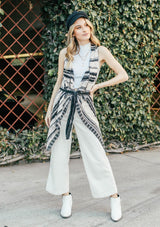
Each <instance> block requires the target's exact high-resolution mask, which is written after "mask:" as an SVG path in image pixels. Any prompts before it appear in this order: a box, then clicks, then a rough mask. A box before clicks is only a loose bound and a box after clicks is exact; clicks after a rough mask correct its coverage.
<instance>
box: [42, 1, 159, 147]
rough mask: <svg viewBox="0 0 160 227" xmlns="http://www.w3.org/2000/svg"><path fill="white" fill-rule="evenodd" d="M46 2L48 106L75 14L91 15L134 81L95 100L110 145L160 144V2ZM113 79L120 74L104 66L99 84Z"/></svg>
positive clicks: (99, 93)
mask: <svg viewBox="0 0 160 227" xmlns="http://www.w3.org/2000/svg"><path fill="white" fill-rule="evenodd" d="M43 2H44V6H43V9H42V10H43V21H44V23H45V24H46V28H45V30H44V33H43V36H42V38H43V41H44V46H43V53H44V58H45V59H44V62H43V64H44V67H45V70H46V73H45V95H44V98H45V100H47V101H48V102H49V100H50V96H51V93H52V90H53V87H54V84H55V82H56V79H57V70H58V55H59V52H60V50H61V49H62V48H64V47H65V46H66V36H65V35H66V33H67V30H66V26H65V21H66V18H67V16H68V14H70V13H72V12H73V11H74V10H85V11H86V12H87V14H88V15H89V19H90V20H91V21H92V23H93V25H94V27H95V31H96V36H97V37H98V38H99V40H100V41H101V45H104V46H106V47H107V48H108V49H109V50H110V51H111V53H112V54H113V55H114V57H115V58H116V59H117V60H118V61H119V63H120V64H122V66H123V67H124V69H125V70H126V71H127V73H128V75H129V80H128V81H126V82H124V83H120V84H117V85H115V86H110V87H106V88H103V89H100V90H98V91H97V92H96V93H95V95H94V103H95V107H96V110H97V117H98V120H99V122H100V128H101V130H102V135H103V138H104V141H105V143H106V145H107V144H108V143H110V141H111V140H117V141H121V142H123V143H124V144H125V145H126V144H130V143H134V142H135V141H136V142H137V143H139V144H142V143H150V142H154V141H156V140H160V128H159V126H158V125H157V124H156V121H155V119H154V118H153V117H152V118H151V112H150V105H151V96H152V95H153V93H154V92H155V88H154V76H155V74H156V72H157V68H156V66H155V63H156V61H157V57H158V51H159V43H158V37H159V36H160V31H159V26H158V21H159V11H160V5H159V3H158V0H143V1H142V0H140V1H125V0H111V1H105V0H104V1H101V0H99V1H95V0H83V1H82V0H72V1H62V0H58V1H56V3H55V2H54V1H46V0H44V1H43ZM113 76H115V74H114V72H113V71H112V70H111V69H110V68H109V67H108V66H107V65H106V64H104V65H103V66H102V67H101V70H100V74H99V78H98V81H97V83H100V82H102V81H106V80H109V79H111V78H112V77H113ZM75 144H76V143H74V146H76V145H75Z"/></svg>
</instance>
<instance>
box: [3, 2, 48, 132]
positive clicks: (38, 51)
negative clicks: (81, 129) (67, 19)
mask: <svg viewBox="0 0 160 227" xmlns="http://www.w3.org/2000/svg"><path fill="white" fill-rule="evenodd" d="M6 3H7V4H10V5H11V6H12V10H11V12H10V13H9V14H7V13H6V12H5V11H4V13H5V17H4V19H3V20H2V22H1V23H2V25H3V27H2V28H3V29H4V30H5V35H4V36H3V37H2V39H1V42H2V44H3V45H4V46H5V47H6V51H5V52H4V53H1V57H0V58H1V59H4V60H5V61H6V62H7V65H6V67H5V68H3V70H2V72H1V73H2V74H3V75H4V76H5V77H6V78H7V79H8V80H7V82H6V83H5V84H3V85H2V86H1V89H2V90H3V91H4V92H6V93H7V94H8V97H7V98H6V100H4V101H3V102H2V101H1V100H0V102H1V104H0V108H1V107H2V106H3V107H6V108H7V109H8V113H7V114H6V116H5V117H3V118H2V119H1V121H0V125H1V124H2V123H3V122H5V123H6V124H7V125H8V130H11V129H13V130H15V124H16V122H17V121H21V123H23V125H24V126H23V127H22V128H21V129H20V132H21V131H22V130H24V129H25V128H28V129H30V126H29V123H30V122H31V121H32V119H34V120H35V121H36V122H37V126H38V125H40V124H41V123H42V122H43V119H41V120H38V119H37V118H36V115H37V113H39V112H40V111H41V110H42V109H43V107H44V105H45V102H44V103H42V105H40V106H38V105H37V104H36V103H35V100H36V98H37V97H39V96H41V97H42V93H43V89H41V90H40V91H38V90H37V89H36V87H35V85H36V84H37V82H40V83H41V84H42V85H43V76H44V68H43V67H42V65H41V63H42V61H43V54H42V51H41V48H42V46H43V43H41V45H40V46H37V45H36V43H35V42H34V39H35V38H36V37H37V36H41V32H42V30H43V29H44V28H45V25H44V23H43V22H42V20H41V14H40V15H36V14H35V12H34V10H33V9H34V7H36V6H37V4H40V1H39V0H37V1H36V2H35V4H34V5H33V4H32V3H31V1H23V0H21V1H20V2H19V3H18V4H17V5H14V4H13V1H11V0H5V1H4V2H3V3H2V4H1V8H2V9H3V6H4V5H5V4H6ZM22 4H25V5H26V4H29V9H28V11H27V12H26V13H25V14H24V15H23V14H22V13H21V12H20V10H19V9H18V8H19V6H21V5H22ZM14 12H16V13H18V14H19V15H20V17H21V18H20V20H18V21H17V22H15V21H14V20H13V19H12V14H13V13H14ZM29 13H32V15H33V16H34V18H35V19H34V20H33V21H32V23H30V22H29V21H28V19H27V17H26V16H27V15H28V14H29ZM7 19H9V20H10V21H11V22H12V23H13V24H14V25H13V26H12V27H11V28H10V29H8V28H7V26H4V22H5V21H6V20H7ZM22 20H25V22H26V23H28V27H27V28H26V29H24V30H23V29H22V28H21V27H20V26H19V23H20V22H22ZM37 21H38V22H39V23H41V25H42V26H41V28H40V30H37V29H36V27H34V23H35V22H37ZM14 28H18V29H19V30H20V31H21V34H20V36H19V37H18V38H16V37H14V36H13V35H12V33H11V32H12V31H13V29H14ZM30 28H32V29H33V30H34V31H35V33H36V34H35V35H34V36H33V37H29V36H28V35H27V34H26V32H27V31H28V29H30ZM8 35H9V36H11V37H12V39H14V41H13V42H12V43H11V45H10V46H7V44H6V43H5V41H4V39H5V37H7V36H8ZM22 36H25V38H27V39H28V40H29V42H28V43H27V44H26V45H25V46H23V45H22V44H21V42H20V41H19V40H20V38H21V37H22ZM14 44H18V45H19V46H20V47H21V50H20V51H19V53H18V54H16V53H14V51H13V50H12V47H13V45H14ZM30 44H32V45H34V47H35V50H34V51H33V53H30V52H29V51H28V50H27V47H28V46H29V45H30ZM8 50H9V51H10V52H11V53H12V54H10V55H6V53H7V52H8ZM22 52H23V53H22ZM24 52H25V53H24ZM36 56H42V57H41V60H40V61H38V60H37V59H36ZM22 57H23V58H24V57H28V59H27V61H26V62H25V63H24V62H23V61H22V60H21V58H22ZM9 59H12V60H11V61H9ZM15 59H18V60H19V61H20V62H21V63H22V65H21V66H20V67H19V68H18V70H17V69H16V68H15V67H14V65H13V64H12V63H13V61H14V60H15ZM30 59H34V61H35V63H36V65H35V66H34V67H33V68H32V69H30V68H29V67H28V66H27V64H26V63H27V62H28V61H29V60H30ZM9 67H11V68H12V69H13V70H14V71H15V72H14V73H13V75H12V76H11V77H9V76H8V75H7V74H6V72H5V71H6V69H7V68H9ZM23 67H25V68H26V69H28V70H29V73H28V75H27V76H25V77H24V76H23V74H22V73H21V72H20V71H21V69H22V68H23ZM38 67H40V68H41V69H42V70H43V73H42V74H41V75H40V76H39V77H38V76H37V75H36V73H35V72H34V70H35V69H36V68H38ZM17 74H18V75H19V76H20V77H21V78H22V81H21V82H20V83H19V84H18V85H17V84H15V82H14V81H13V79H14V77H15V76H16V75H17ZM31 74H32V75H34V77H35V78H36V81H35V82H34V83H33V84H31V83H30V82H29V81H28V80H27V79H28V77H29V76H30V75H31ZM24 81H25V82H26V83H27V84H28V85H29V86H30V88H29V89H28V91H27V92H24V91H23V90H22V89H21V88H20V86H21V85H22V84H23V83H24ZM9 83H12V84H13V85H14V86H15V89H14V90H13V91H12V92H10V91H8V90H7V89H6V86H7V85H8V84H9ZM32 89H33V90H34V92H35V93H36V97H35V98H34V99H31V98H30V97H29V96H28V94H29V92H30V91H31V90H32ZM17 90H18V91H19V92H21V94H23V95H22V97H21V98H20V99H19V100H17V99H16V98H15V97H14V94H15V92H16V91H17ZM25 97H26V98H27V99H28V100H30V103H29V105H28V106H27V107H26V108H25V107H24V106H22V105H21V101H22V100H23V99H24V98H25ZM9 99H13V100H15V102H16V104H15V106H14V107H13V108H9V107H8V106H7V104H6V103H7V101H8V100H9ZM18 105H20V106H21V107H22V108H23V111H22V113H21V114H20V115H17V114H15V112H14V110H15V108H16V107H17V106H18ZM31 105H34V107H36V108H37V111H36V112H35V113H34V114H33V115H32V114H31V112H30V111H29V110H28V108H29V107H30V106H31ZM11 113H12V114H13V115H14V116H15V117H16V118H17V119H16V120H15V121H14V122H13V123H12V124H9V123H8V122H7V117H8V116H9V115H10V114H11ZM25 113H27V114H29V115H30V119H29V120H28V122H24V120H22V116H23V114H25Z"/></svg>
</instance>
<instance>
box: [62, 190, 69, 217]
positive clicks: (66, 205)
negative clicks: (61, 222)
mask: <svg viewBox="0 0 160 227" xmlns="http://www.w3.org/2000/svg"><path fill="white" fill-rule="evenodd" d="M60 215H61V217H63V218H69V217H70V216H71V215H72V195H71V193H70V192H69V195H63V197H62V208H61V212H60Z"/></svg>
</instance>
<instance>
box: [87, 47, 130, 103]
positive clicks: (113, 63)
mask: <svg viewBox="0 0 160 227" xmlns="http://www.w3.org/2000/svg"><path fill="white" fill-rule="evenodd" d="M98 48H99V58H100V62H101V63H104V62H106V63H107V64H108V66H109V67H110V68H111V69H113V71H114V72H115V73H116V74H117V75H116V76H115V77H114V78H112V79H110V80H108V81H105V82H102V83H99V84H95V85H94V86H93V88H92V89H91V91H90V95H91V97H92V99H93V93H94V92H95V91H96V90H98V89H100V88H103V87H107V86H113V85H115V84H119V83H122V82H125V81H126V80H128V74H127V73H126V71H125V70H124V68H123V67H122V66H121V65H120V64H119V62H118V61H117V60H116V59H115V58H114V57H113V55H112V54H111V52H110V51H109V50H108V49H107V48H106V47H104V46H100V47H98Z"/></svg>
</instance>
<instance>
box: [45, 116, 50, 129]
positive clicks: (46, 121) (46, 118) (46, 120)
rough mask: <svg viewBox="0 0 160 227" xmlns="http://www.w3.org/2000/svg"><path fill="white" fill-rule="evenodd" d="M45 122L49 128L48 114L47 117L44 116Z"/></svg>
mask: <svg viewBox="0 0 160 227" xmlns="http://www.w3.org/2000/svg"><path fill="white" fill-rule="evenodd" d="M45 123H46V125H47V127H48V128H49V126H50V116H49V117H48V116H46V117H45Z"/></svg>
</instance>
